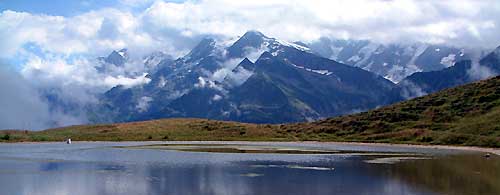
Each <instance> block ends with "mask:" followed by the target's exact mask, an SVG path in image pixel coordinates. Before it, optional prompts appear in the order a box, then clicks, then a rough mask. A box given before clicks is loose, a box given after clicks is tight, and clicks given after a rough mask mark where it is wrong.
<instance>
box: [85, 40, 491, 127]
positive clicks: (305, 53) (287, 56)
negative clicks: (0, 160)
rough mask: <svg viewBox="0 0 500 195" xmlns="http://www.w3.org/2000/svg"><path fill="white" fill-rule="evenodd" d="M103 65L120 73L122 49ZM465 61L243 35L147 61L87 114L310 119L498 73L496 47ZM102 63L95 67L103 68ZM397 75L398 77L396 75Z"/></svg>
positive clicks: (450, 52)
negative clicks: (135, 77) (137, 77)
mask: <svg viewBox="0 0 500 195" xmlns="http://www.w3.org/2000/svg"><path fill="white" fill-rule="evenodd" d="M335 48H336V49H335ZM339 48H341V49H339ZM356 56H357V57H356ZM100 59H101V61H102V62H104V63H102V64H104V65H107V66H111V67H119V66H123V62H124V61H126V60H127V50H120V51H116V52H112V53H111V54H110V55H109V56H108V57H105V58H100ZM468 59H470V55H469V54H468V53H466V52H465V50H464V49H457V48H451V47H445V46H435V45H425V44H414V45H410V46H404V47H403V46H401V45H380V44H374V43H370V42H368V41H350V42H347V41H332V40H328V39H322V40H321V42H317V43H311V44H303V43H290V42H286V41H282V40H279V39H275V38H270V37H267V36H265V35H264V34H262V33H260V32H257V31H249V32H247V33H245V34H244V35H243V36H241V37H239V39H237V40H236V41H235V42H233V43H230V44H227V43H225V42H221V43H219V42H217V41H216V40H215V39H212V38H209V37H207V38H205V39H203V40H201V41H200V42H199V44H198V45H196V46H195V47H194V48H193V49H192V50H191V51H190V52H189V53H188V54H187V55H185V56H183V57H180V58H178V59H175V60H174V59H173V58H172V57H171V56H168V55H166V54H162V53H155V54H152V55H151V56H148V57H146V58H145V59H144V63H145V64H147V65H145V67H150V68H148V69H147V71H148V74H147V75H146V77H147V78H148V79H149V82H148V83H146V84H144V85H138V86H134V87H130V86H116V87H114V88H112V89H110V90H109V91H107V92H106V93H105V94H103V95H102V96H101V97H100V103H99V105H98V106H96V107H95V108H93V109H92V110H90V111H89V113H91V120H92V121H93V122H96V123H102V122H126V121H141V120H149V119H159V118H174V117H196V118H208V119H217V120H231V121H240V122H252V123H286V122H301V121H314V120H319V119H322V118H327V117H332V116H339V115H345V114H351V113H357V112H361V111H365V110H369V109H373V108H377V107H380V106H384V105H388V104H391V103H394V102H398V101H401V100H404V99H408V98H413V97H418V96H422V95H425V94H428V93H432V92H435V91H438V90H442V89H445V88H450V87H454V86H457V85H461V84H466V83H469V82H472V81H476V80H480V79H484V78H488V77H491V76H495V75H497V74H498V73H499V72H500V71H498V69H499V68H498V67H499V63H498V49H497V50H496V51H494V52H492V53H490V54H488V55H486V56H485V57H484V58H483V59H482V60H481V61H479V62H473V61H472V60H468ZM455 62H456V63H455ZM102 64H101V66H98V67H96V69H98V68H99V69H98V70H100V69H102V70H106V68H101V67H102ZM155 64H156V65H155ZM411 67H413V68H411ZM400 69H402V70H404V71H403V72H401V71H392V70H400ZM409 69H411V71H406V70H409ZM474 70H481V71H480V72H477V73H476V72H474ZM407 75H409V76H408V77H406V76H407ZM391 80H392V81H400V82H398V83H397V84H396V83H394V82H391Z"/></svg>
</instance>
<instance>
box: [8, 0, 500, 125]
mask: <svg viewBox="0 0 500 195" xmlns="http://www.w3.org/2000/svg"><path fill="white" fill-rule="evenodd" d="M12 2H14V1H12ZM12 2H9V1H5V2H0V42H1V43H2V44H0V60H3V61H6V62H8V63H9V64H12V65H13V68H7V69H4V70H3V72H4V74H3V76H2V78H1V79H2V81H4V80H6V79H8V78H10V77H7V76H4V75H17V76H15V77H16V78H18V79H21V80H25V81H28V82H25V84H23V85H26V86H27V88H29V89H30V91H33V93H35V94H38V96H41V101H42V102H47V101H48V103H50V102H54V101H55V102H59V103H64V105H71V106H69V107H73V108H83V107H87V106H90V105H93V104H94V103H95V102H96V99H97V96H99V94H102V93H104V92H105V91H107V90H108V89H110V88H112V87H114V86H116V85H123V86H127V85H137V84H138V83H139V84H140V83H146V82H148V78H146V74H145V73H147V72H148V71H150V70H151V69H154V68H156V67H154V65H153V66H150V65H151V64H149V65H148V64H145V63H144V60H145V59H144V56H149V54H151V53H154V52H159V51H161V52H163V53H166V54H168V55H171V56H172V58H177V57H180V56H184V55H186V54H187V53H188V51H189V50H191V48H193V47H194V46H195V45H196V44H197V43H198V42H199V41H200V40H202V39H203V38H204V37H206V36H210V37H213V38H215V39H217V43H218V44H222V45H224V44H225V45H228V44H230V43H232V42H234V40H235V39H236V38H238V36H239V35H241V34H243V33H244V32H246V31H247V30H250V29H257V30H259V31H262V32H264V33H265V34H266V35H268V36H270V37H276V38H279V39H282V40H286V41H291V42H292V41H301V42H305V43H310V42H313V41H315V40H317V39H319V38H321V37H327V38H332V39H352V38H355V39H363V40H370V41H373V42H377V43H383V44H388V43H401V42H405V43H406V42H424V43H429V44H446V45H452V46H457V47H461V46H469V47H481V48H493V47H496V46H497V45H498V44H499V43H500V37H499V36H498V34H500V21H499V18H500V3H499V2H498V1H495V0H485V1H472V0H471V1H466V0H457V1H417V0H398V1H388V0H375V1H372V0H354V1H326V0H312V1H289V0H269V1H231V0H211V1H204V0H201V1H175V2H170V1H161V0H157V1H149V0H148V1H137V0H120V1H112V2H113V3H114V5H110V4H106V5H103V6H101V7H92V8H91V9H90V8H89V6H88V5H85V3H87V4H88V3H89V2H90V1H82V2H81V4H82V5H81V6H68V9H70V8H71V9H73V8H74V7H85V9H83V8H82V9H81V10H72V12H71V13H72V14H64V15H61V14H59V12H54V13H52V12H51V11H50V10H48V11H46V12H32V11H30V10H29V9H19V8H18V7H17V6H10V5H11V4H14V3H12ZM55 7H59V8H60V9H63V8H64V6H55ZM75 9H77V8H75ZM66 12H69V11H66ZM367 29H369V30H367ZM122 48H127V49H128V53H129V54H130V55H129V59H128V60H127V62H126V63H124V65H123V66H121V67H111V66H107V67H110V68H108V69H106V70H107V71H105V72H101V71H99V70H96V69H95V67H96V66H97V65H99V63H100V62H99V60H97V59H98V58H99V57H102V56H105V55H107V54H109V53H111V52H112V51H115V50H116V51H118V50H120V49H122ZM255 53H260V52H255ZM257 57H258V55H255V56H254V58H255V59H256V58H257ZM160 59H163V58H160ZM255 59H254V60H255ZM154 64H157V63H154ZM230 65H231V66H234V65H235V64H234V63H230ZM230 65H228V67H227V69H224V70H221V72H219V76H218V77H219V80H220V79H221V78H224V77H223V76H224V75H227V74H231V71H229V70H231V69H232V68H233V67H230ZM2 66H5V65H2ZM7 71H8V72H7ZM234 75H236V76H244V75H245V74H244V72H243V73H241V72H240V73H238V74H234ZM216 76H217V75H216ZM8 87H10V86H6V85H2V88H1V89H0V90H2V91H4V90H7V88H8ZM30 93H31V92H30ZM24 94H29V93H24ZM172 95H175V94H172ZM21 96H23V97H24V95H18V96H16V97H21ZM144 100H145V102H147V98H145V99H144ZM2 101H4V100H2ZM5 102H8V100H5ZM2 103H4V102H2ZM141 105H142V106H144V105H146V104H145V103H144V104H141ZM51 109H62V108H50V106H49V112H52V111H51ZM10 113H11V114H14V113H15V112H10ZM60 113H62V115H64V116H68V117H70V118H79V116H80V115H81V114H80V113H73V112H72V111H71V110H64V109H62V110H61V112H60ZM83 121H85V119H83ZM25 126H30V125H25ZM20 127H22V126H20ZM0 128H2V126H0ZM27 128H40V126H33V127H31V126H30V127H27Z"/></svg>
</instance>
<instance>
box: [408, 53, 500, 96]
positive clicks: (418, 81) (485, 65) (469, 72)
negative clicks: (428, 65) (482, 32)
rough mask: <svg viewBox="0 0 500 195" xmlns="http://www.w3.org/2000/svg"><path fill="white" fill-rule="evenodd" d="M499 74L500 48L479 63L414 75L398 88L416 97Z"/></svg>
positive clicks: (469, 63)
mask: <svg viewBox="0 0 500 195" xmlns="http://www.w3.org/2000/svg"><path fill="white" fill-rule="evenodd" d="M498 74H500V48H497V49H496V50H495V51H493V52H491V53H490V54H488V55H487V56H485V57H484V58H482V59H481V60H480V61H479V62H476V61H471V60H464V61H460V62H457V63H455V65H453V66H451V67H449V68H446V69H443V70H439V71H431V72H419V73H414V74H412V75H410V76H409V77H407V78H405V79H404V80H403V81H401V82H400V83H398V86H399V87H400V88H401V89H402V91H403V95H404V96H406V97H416V96H421V95H425V94H429V93H432V92H436V91H439V90H442V89H446V88H450V87H455V86H459V85H463V84H466V83H470V82H474V81H477V80H481V79H485V78H489V77H492V76H496V75H498Z"/></svg>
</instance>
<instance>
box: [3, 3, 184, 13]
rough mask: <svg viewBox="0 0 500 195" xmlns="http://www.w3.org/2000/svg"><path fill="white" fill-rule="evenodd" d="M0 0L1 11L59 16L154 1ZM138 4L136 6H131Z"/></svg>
mask: <svg viewBox="0 0 500 195" xmlns="http://www.w3.org/2000/svg"><path fill="white" fill-rule="evenodd" d="M139 1H140V0H0V11H3V10H13V11H18V12H29V13H33V14H46V15H57V16H75V15H79V14H82V13H85V12H88V11H91V10H96V9H101V8H119V9H132V10H134V11H140V10H143V9H145V8H147V7H148V6H150V5H151V4H152V3H153V1H152V0H145V1H143V3H134V2H139ZM167 2H184V0H168V1H167ZM131 4H136V6H131Z"/></svg>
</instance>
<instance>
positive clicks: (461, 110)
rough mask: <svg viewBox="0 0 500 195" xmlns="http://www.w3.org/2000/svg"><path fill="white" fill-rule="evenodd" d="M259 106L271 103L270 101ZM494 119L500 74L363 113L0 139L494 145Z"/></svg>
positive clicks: (3, 136) (499, 139)
mask: <svg viewBox="0 0 500 195" xmlns="http://www.w3.org/2000/svg"><path fill="white" fill-rule="evenodd" d="M270 90H273V89H270ZM278 98H279V97H278ZM251 99H253V98H251ZM261 104H265V105H271V106H272V105H273V104H274V102H273V101H272V100H270V102H263V103H261ZM499 119H500V77H495V78H491V79H488V80H484V81H480V82H477V83H472V84H468V85H465V86H460V87H456V88H452V89H447V90H444V91H440V92H438V93H435V94H431V95H427V96H423V97H420V98H416V99H413V100H409V101H405V102H401V103H397V104H394V105H391V106H387V107H383V108H379V109H375V110H371V111H368V112H363V113H358V114H353V115H348V116H342V117H336V118H329V119H325V120H320V121H316V122H309V123H295V124H283V125H257V124H249V123H237V122H222V121H215V120H207V119H163V120H153V121H144V122H133V123H117V124H106V125H82V126H72V127H64V128H57V129H50V130H45V131H41V132H28V131H0V141H56V140H57V141H59V140H63V139H65V138H68V137H71V138H73V139H74V140H115V141H120V140H121V141H124V140H268V141H272V140H280V141H285V140H289V141H297V140H317V141H362V142H391V143H422V144H449V145H450V144H451V145H474V146H487V147H500V123H498V120H499ZM7 135H8V136H7Z"/></svg>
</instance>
